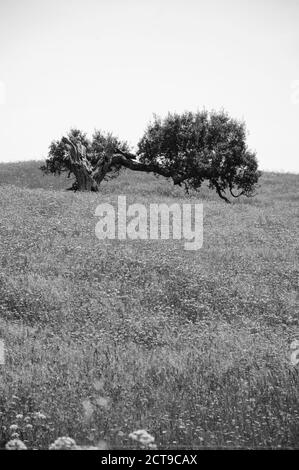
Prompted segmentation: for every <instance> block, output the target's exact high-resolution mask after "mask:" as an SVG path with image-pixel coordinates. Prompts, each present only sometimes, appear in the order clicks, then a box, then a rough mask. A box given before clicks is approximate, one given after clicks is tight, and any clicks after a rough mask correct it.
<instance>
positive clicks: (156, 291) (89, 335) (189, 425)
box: [0, 162, 299, 449]
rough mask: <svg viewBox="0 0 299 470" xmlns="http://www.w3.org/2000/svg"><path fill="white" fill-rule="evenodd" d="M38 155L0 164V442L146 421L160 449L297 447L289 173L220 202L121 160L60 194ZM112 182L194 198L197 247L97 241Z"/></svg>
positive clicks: (292, 178)
mask: <svg viewBox="0 0 299 470" xmlns="http://www.w3.org/2000/svg"><path fill="white" fill-rule="evenodd" d="M40 165H41V162H27V163H15V164H13V163H10V164H8V163H7V164H1V165H0V260H1V261H0V262H1V270H0V339H2V340H3V341H4V344H5V364H4V365H0V447H1V448H3V447H4V446H5V444H6V443H7V441H9V440H10V439H11V438H16V437H19V438H20V439H21V440H22V441H23V442H25V444H26V445H27V447H28V448H37V449H40V448H48V447H49V445H50V444H51V443H52V442H53V441H54V440H55V439H57V438H58V437H60V436H70V437H72V438H73V439H74V440H75V441H76V442H77V443H79V444H81V445H93V446H96V445H99V446H100V447H102V448H105V447H107V448H109V449H128V448H135V447H136V443H135V442H134V441H132V439H130V438H129V434H130V433H131V432H132V431H135V430H137V429H146V430H147V431H148V432H149V433H150V434H151V435H153V436H154V437H155V443H156V445H157V448H158V449H202V448H254V449H258V448H275V449H278V448H292V449H294V448H299V407H298V402H299V400H298V399H299V377H298V376H299V369H298V366H297V367H295V366H294V365H293V364H292V363H291V361H290V353H291V351H290V344H291V342H292V341H293V340H295V339H299V328H298V314H299V296H298V242H297V238H298V201H299V195H298V182H299V176H298V175H293V174H275V173H264V174H263V176H262V177H261V180H260V187H259V188H258V194H257V196H256V197H254V198H250V199H246V198H245V199H238V200H236V201H234V202H233V204H231V205H227V204H225V203H224V202H223V201H221V200H220V199H219V198H218V196H217V194H214V193H213V192H211V191H210V190H209V189H208V188H207V187H203V189H202V191H201V192H200V193H191V194H189V195H186V194H185V193H184V191H183V190H182V189H180V188H176V187H173V185H172V184H171V182H170V181H167V180H165V179H163V178H161V177H159V178H157V177H155V176H153V175H146V174H144V173H132V172H130V171H123V172H122V173H121V175H120V176H119V178H117V179H113V180H111V181H110V182H104V184H103V185H102V188H101V192H100V193H99V194H94V193H90V194H86V193H78V192H77V193H72V192H70V191H64V189H65V188H67V187H69V186H70V185H71V181H70V180H66V178H65V177H61V178H57V177H54V176H44V175H42V173H41V172H40V171H39V169H38V167H39V166H40ZM118 195H126V197H127V202H128V204H129V203H133V202H139V203H143V204H149V203H153V202H164V203H167V204H171V203H173V202H176V203H186V202H193V203H195V202H202V203H203V205H204V206H203V207H204V239H203V240H204V241H203V247H202V248H201V249H200V250H198V251H186V250H184V243H183V241H180V240H172V239H170V240H157V241H155V240H135V241H133V240H126V241H121V240H120V241H119V240H102V241H100V240H98V239H97V238H96V236H95V225H96V223H97V218H96V217H95V209H96V207H97V205H98V204H100V203H102V202H109V203H110V204H116V202H117V196H118ZM99 443H100V444H99Z"/></svg>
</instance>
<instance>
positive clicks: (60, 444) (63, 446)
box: [49, 436, 77, 450]
mask: <svg viewBox="0 0 299 470" xmlns="http://www.w3.org/2000/svg"><path fill="white" fill-rule="evenodd" d="M71 449H73V450H74V449H77V444H76V442H75V441H74V439H72V438H71V437H67V436H63V437H59V438H58V439H56V441H55V442H53V444H51V445H50V447H49V450H71Z"/></svg>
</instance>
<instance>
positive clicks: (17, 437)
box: [10, 432, 20, 439]
mask: <svg viewBox="0 0 299 470" xmlns="http://www.w3.org/2000/svg"><path fill="white" fill-rule="evenodd" d="M10 437H11V438H12V439H19V437H20V434H19V433H18V432H13V433H12V435H11V436H10Z"/></svg>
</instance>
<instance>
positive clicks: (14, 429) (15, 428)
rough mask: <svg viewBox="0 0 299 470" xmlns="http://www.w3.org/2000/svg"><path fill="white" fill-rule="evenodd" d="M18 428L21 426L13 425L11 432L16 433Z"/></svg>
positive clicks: (10, 428)
mask: <svg viewBox="0 0 299 470" xmlns="http://www.w3.org/2000/svg"><path fill="white" fill-rule="evenodd" d="M18 427H19V426H18V425H17V424H12V425H11V426H9V430H10V431H12V432H13V431H16V430H17V429H18Z"/></svg>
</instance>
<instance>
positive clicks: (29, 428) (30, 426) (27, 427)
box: [25, 423, 33, 430]
mask: <svg viewBox="0 0 299 470" xmlns="http://www.w3.org/2000/svg"><path fill="white" fill-rule="evenodd" d="M25 428H26V429H28V430H31V429H33V426H32V424H30V423H28V424H26V426H25Z"/></svg>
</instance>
